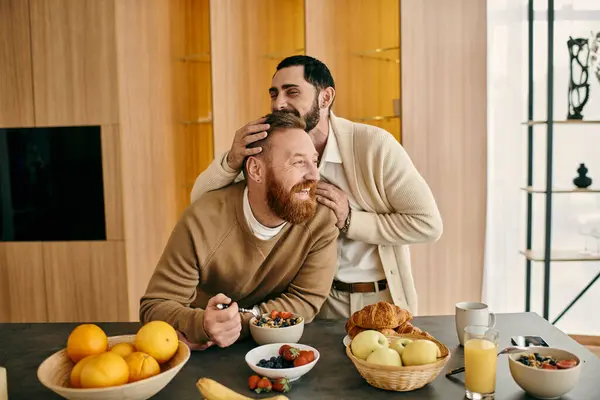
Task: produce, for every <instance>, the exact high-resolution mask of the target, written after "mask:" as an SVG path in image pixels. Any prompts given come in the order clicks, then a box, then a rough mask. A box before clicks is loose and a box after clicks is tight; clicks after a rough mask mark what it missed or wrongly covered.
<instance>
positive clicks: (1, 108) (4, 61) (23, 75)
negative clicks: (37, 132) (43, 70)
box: [0, 0, 35, 128]
mask: <svg viewBox="0 0 600 400" xmlns="http://www.w3.org/2000/svg"><path fill="white" fill-rule="evenodd" d="M31 68H32V67H31V43H30V35H29V4H28V2H27V1H24V0H0V93H1V95H0V128H6V127H27V126H33V125H34V124H35V121H34V113H33V83H32V77H31Z"/></svg>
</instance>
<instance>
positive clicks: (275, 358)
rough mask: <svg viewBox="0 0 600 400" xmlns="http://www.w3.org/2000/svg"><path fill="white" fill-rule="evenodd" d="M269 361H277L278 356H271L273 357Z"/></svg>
mask: <svg viewBox="0 0 600 400" xmlns="http://www.w3.org/2000/svg"><path fill="white" fill-rule="evenodd" d="M269 361H271V362H276V361H277V357H271V359H270V360H269Z"/></svg>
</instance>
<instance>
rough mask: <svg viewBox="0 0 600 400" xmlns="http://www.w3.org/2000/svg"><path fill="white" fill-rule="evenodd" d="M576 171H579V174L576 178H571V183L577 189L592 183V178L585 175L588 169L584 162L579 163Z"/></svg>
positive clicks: (585, 187) (584, 187)
mask: <svg viewBox="0 0 600 400" xmlns="http://www.w3.org/2000/svg"><path fill="white" fill-rule="evenodd" d="M577 172H579V175H578V176H577V178H575V179H573V183H574V184H575V186H577V187H578V188H579V189H587V188H588V187H589V186H590V185H591V184H592V178H590V177H589V176H587V172H588V169H587V168H586V166H585V164H583V163H581V164H579V168H577Z"/></svg>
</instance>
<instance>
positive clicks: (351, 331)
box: [346, 320, 398, 339]
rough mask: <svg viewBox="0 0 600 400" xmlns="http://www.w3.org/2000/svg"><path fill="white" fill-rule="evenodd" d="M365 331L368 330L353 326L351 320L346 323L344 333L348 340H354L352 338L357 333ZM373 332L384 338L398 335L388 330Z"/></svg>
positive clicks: (392, 330)
mask: <svg viewBox="0 0 600 400" xmlns="http://www.w3.org/2000/svg"><path fill="white" fill-rule="evenodd" d="M366 330H368V329H367V328H362V327H360V326H358V325H354V324H353V323H352V321H351V320H348V321H346V333H347V334H348V336H349V337H350V339H354V337H355V336H356V335H358V334H359V333H361V332H363V331H366ZM375 330H376V331H379V332H381V333H383V334H384V335H386V336H396V335H398V333H396V331H395V330H394V329H390V328H382V329H375Z"/></svg>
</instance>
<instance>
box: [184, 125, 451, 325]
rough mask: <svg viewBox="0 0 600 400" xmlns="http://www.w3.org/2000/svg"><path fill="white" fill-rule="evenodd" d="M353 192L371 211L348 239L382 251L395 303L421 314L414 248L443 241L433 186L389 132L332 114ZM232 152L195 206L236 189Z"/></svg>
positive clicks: (202, 178) (207, 177) (201, 186)
mask: <svg viewBox="0 0 600 400" xmlns="http://www.w3.org/2000/svg"><path fill="white" fill-rule="evenodd" d="M330 123H331V126H332V129H333V132H334V134H335V135H336V138H337V141H338V145H339V148H340V154H341V156H342V165H343V167H344V171H345V173H346V178H347V179H348V184H349V186H350V191H351V192H352V195H353V197H354V198H355V199H356V201H357V203H358V204H360V206H361V207H362V209H363V210H365V211H352V219H351V223H350V228H349V230H348V234H347V235H348V237H349V238H350V239H353V240H359V241H362V242H365V243H371V244H375V245H377V246H378V248H379V254H380V257H381V262H382V265H383V268H384V271H385V276H386V279H387V281H388V285H389V288H390V293H391V295H392V299H393V300H394V303H395V304H396V305H398V306H400V307H403V308H407V309H408V310H410V311H411V312H412V313H413V314H415V315H416V314H418V304H417V291H416V288H415V282H414V278H413V275H412V269H411V264H410V253H409V248H408V245H409V244H414V243H425V242H433V241H437V240H438V239H439V238H440V236H441V234H442V218H441V216H440V212H439V210H438V207H437V204H436V202H435V199H434V197H433V194H432V193H431V190H430V189H429V186H428V185H427V183H426V182H425V180H424V179H423V177H422V176H421V175H420V174H419V172H418V171H417V169H416V168H415V167H414V165H413V163H412V161H411V160H410V157H409V156H408V154H407V153H406V151H405V150H404V148H403V147H402V145H400V143H398V141H397V140H396V139H395V138H394V137H393V136H392V135H391V134H390V133H388V132H387V131H385V130H383V129H381V128H378V127H375V126H371V125H366V124H359V123H354V122H351V121H349V120H346V119H343V118H338V117H336V116H335V115H334V114H333V113H331V117H330ZM226 157H227V153H225V154H224V155H223V156H222V157H219V158H217V159H215V161H213V163H211V165H210V166H209V167H208V168H207V169H206V170H205V171H204V172H202V173H201V174H200V175H199V176H198V178H197V179H196V182H195V184H194V187H193V189H192V194H191V200H192V202H193V201H195V200H196V199H198V198H199V197H200V196H201V195H202V194H203V193H206V192H208V191H211V190H215V189H218V188H221V187H223V186H227V185H229V184H231V183H232V182H233V181H234V180H236V177H238V179H239V176H241V174H239V173H238V172H233V173H232V172H230V171H228V170H227V169H225V168H224V164H225V159H226Z"/></svg>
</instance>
